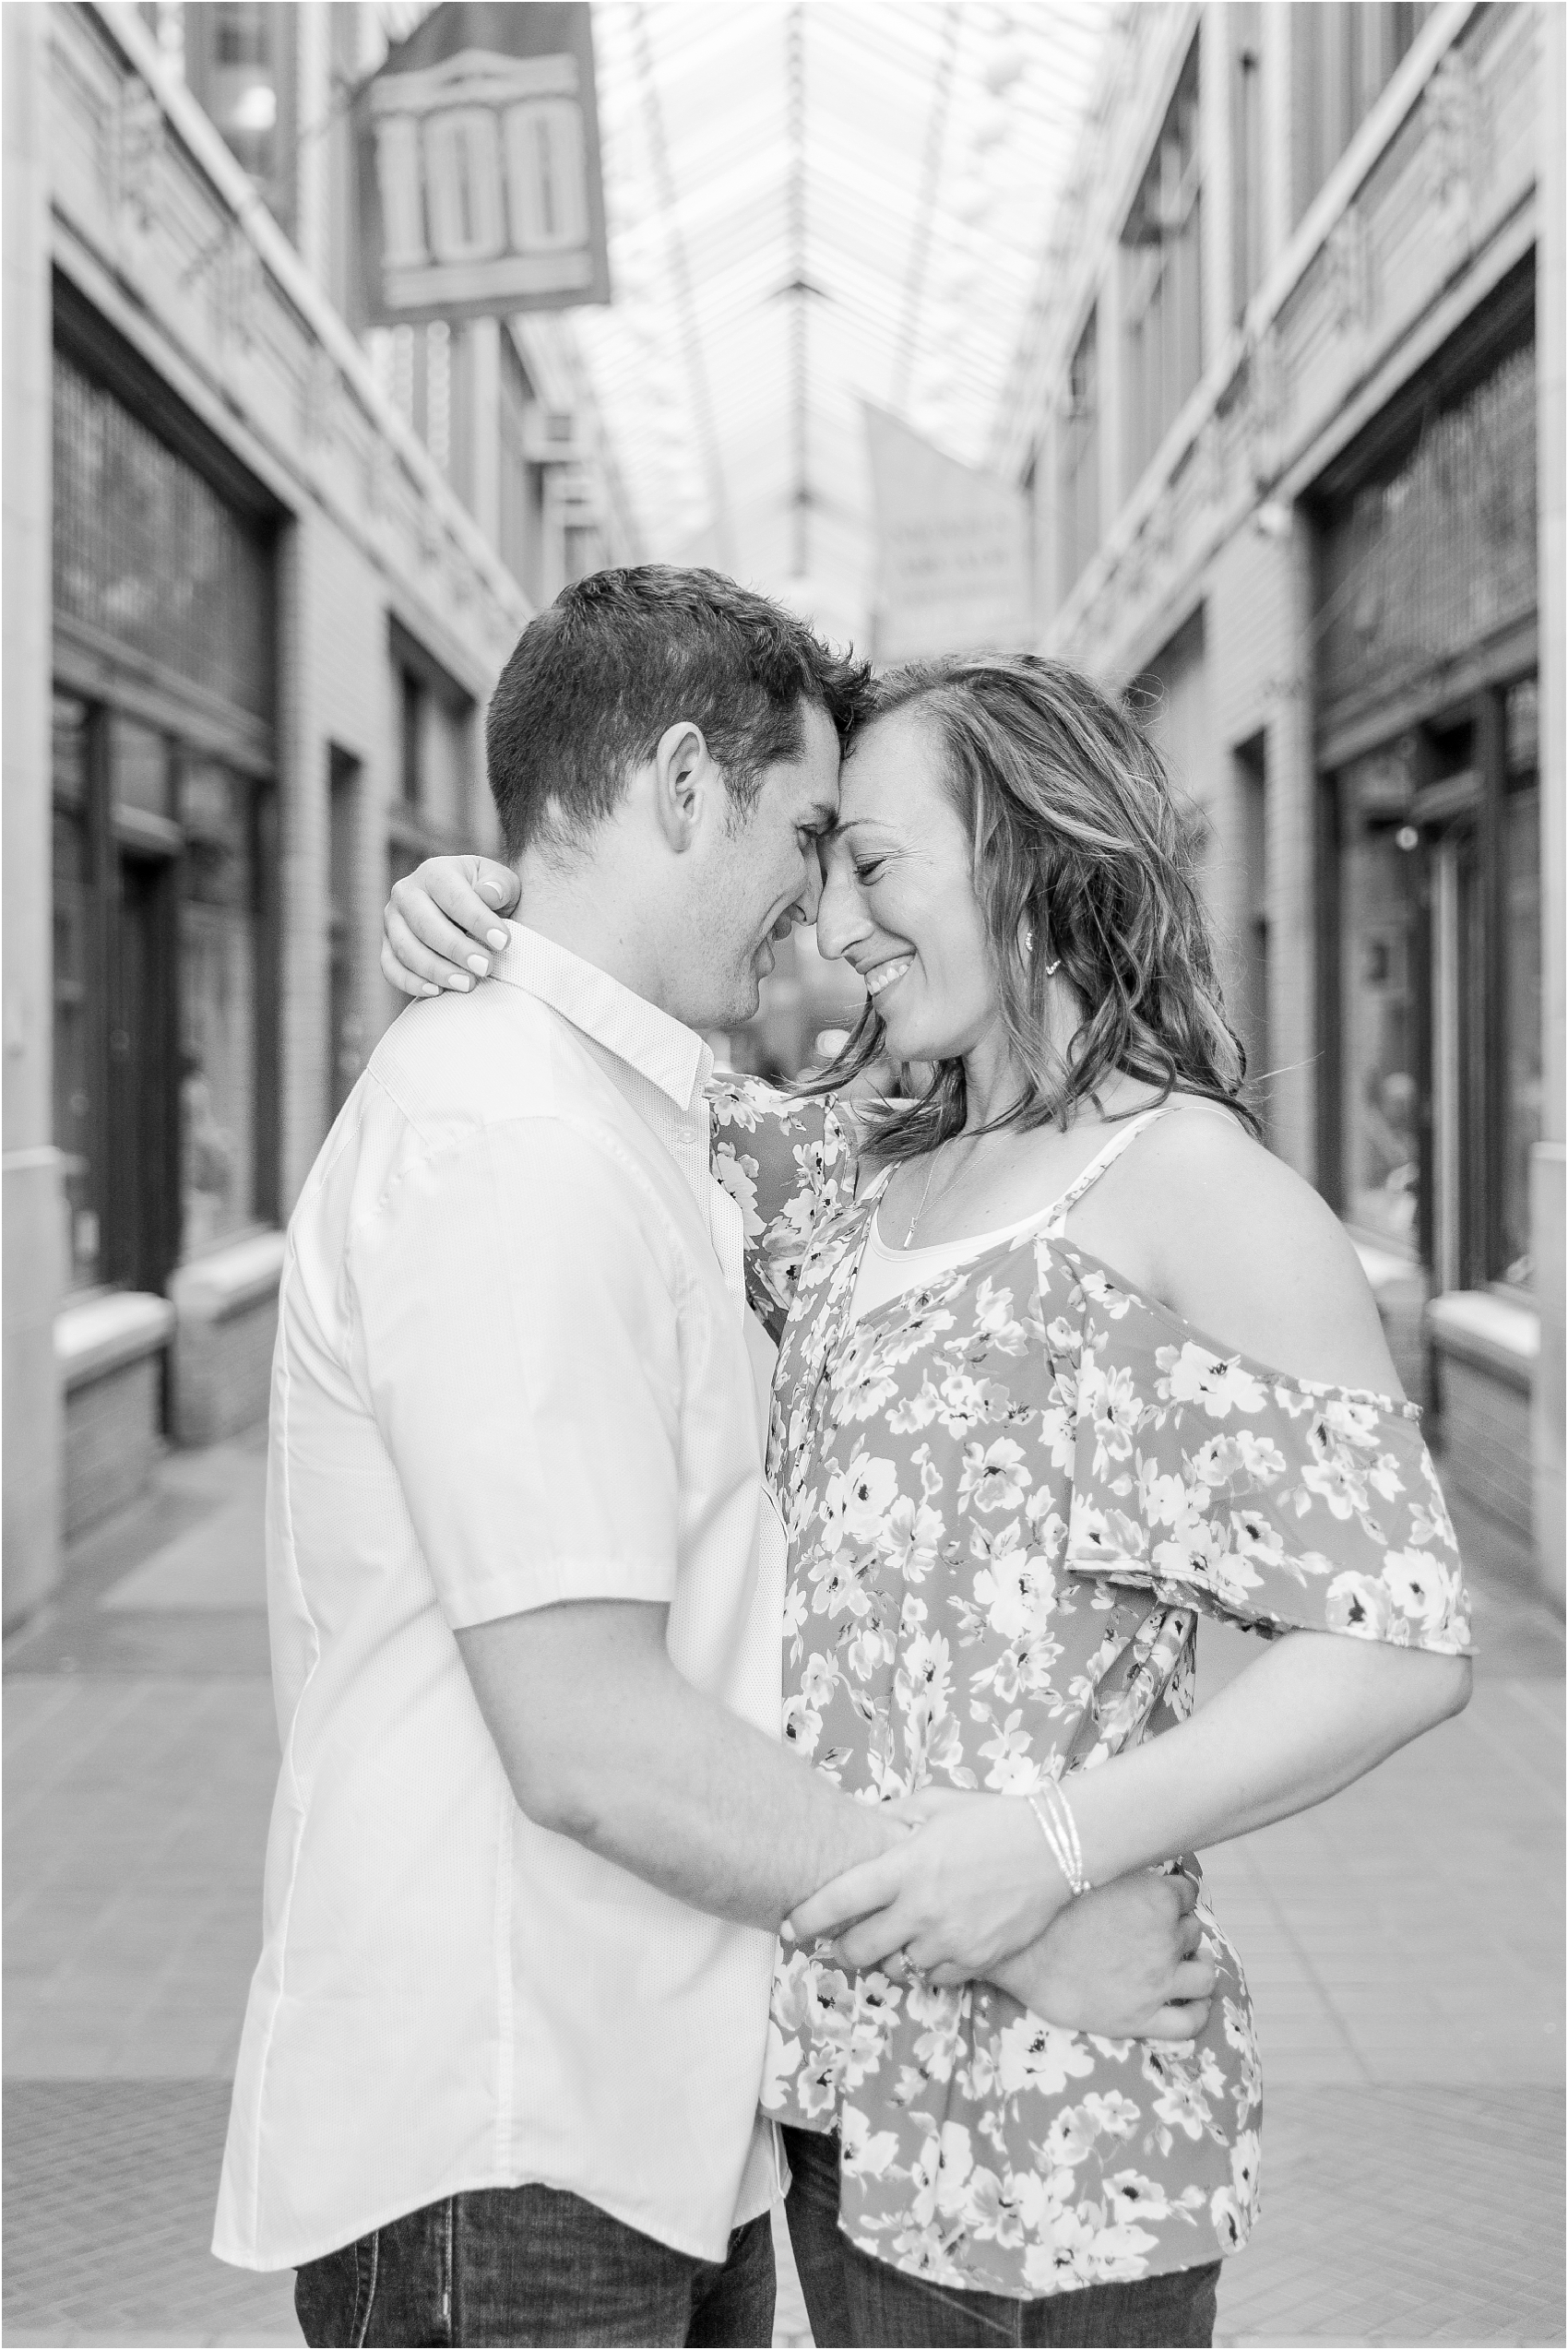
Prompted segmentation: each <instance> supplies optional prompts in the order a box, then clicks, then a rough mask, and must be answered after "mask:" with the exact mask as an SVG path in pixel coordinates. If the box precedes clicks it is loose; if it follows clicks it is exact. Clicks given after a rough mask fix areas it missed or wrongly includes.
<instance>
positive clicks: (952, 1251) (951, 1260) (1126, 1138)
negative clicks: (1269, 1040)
mask: <svg viewBox="0 0 1568 2350" xmlns="http://www.w3.org/2000/svg"><path fill="white" fill-rule="evenodd" d="M1175 1107H1176V1105H1175V1103H1174V1102H1169V1101H1163V1102H1157V1103H1156V1104H1155V1106H1154V1108H1153V1109H1152V1110H1140V1111H1139V1112H1138V1115H1137V1116H1136V1117H1135V1118H1129V1119H1128V1121H1127V1122H1126V1124H1125V1125H1124V1126H1120V1127H1118V1128H1117V1130H1116V1132H1115V1133H1113V1134H1112V1135H1111V1139H1110V1141H1109V1142H1108V1143H1107V1144H1106V1145H1105V1146H1104V1148H1103V1149H1101V1150H1099V1151H1097V1152H1096V1153H1095V1156H1094V1157H1093V1158H1091V1159H1090V1161H1089V1163H1088V1165H1087V1167H1086V1168H1085V1169H1083V1170H1082V1172H1081V1173H1080V1174H1078V1175H1075V1177H1074V1179H1073V1181H1072V1182H1071V1183H1069V1185H1068V1186H1067V1189H1066V1190H1065V1191H1064V1192H1063V1194H1062V1196H1061V1198H1060V1199H1059V1200H1055V1201H1053V1202H1052V1203H1051V1205H1050V1206H1049V1207H1042V1208H1038V1209H1037V1210H1036V1211H1035V1213H1034V1215H1033V1216H1022V1217H1019V1218H1018V1221H1017V1222H1016V1224H999V1225H997V1226H996V1227H995V1228H993V1229H992V1231H990V1232H971V1233H967V1234H966V1235H965V1237H964V1238H963V1239H962V1240H938V1241H937V1243H936V1245H935V1246H934V1247H933V1248H929V1249H892V1248H889V1247H888V1245H887V1243H886V1241H885V1240H884V1239H883V1237H882V1228H881V1227H882V1194H883V1193H884V1191H885V1189H886V1187H887V1183H888V1181H889V1179H890V1177H891V1176H892V1173H893V1169H891V1168H888V1169H887V1170H886V1173H885V1174H884V1175H881V1176H879V1177H878V1178H877V1184H876V1213H875V1214H874V1215H873V1217H872V1220H871V1228H870V1229H869V1230H868V1232H867V1234H866V1238H865V1246H864V1248H863V1249H862V1250H861V1263H860V1270H859V1271H858V1272H857V1274H856V1276H855V1295H854V1299H853V1301H852V1303H851V1305H850V1308H849V1319H850V1322H851V1323H856V1322H859V1321H861V1319H862V1317H863V1316H864V1315H866V1314H868V1313H874V1312H875V1311H876V1309H877V1307H878V1306H880V1305H884V1304H885V1303H886V1301H887V1300H888V1299H889V1298H896V1297H898V1296H899V1295H900V1294H901V1293H902V1292H903V1291H904V1290H906V1289H928V1288H932V1286H933V1284H935V1283H936V1282H938V1281H942V1280H944V1279H945V1278H946V1276H947V1275H948V1274H949V1273H951V1272H953V1271H955V1270H956V1267H957V1266H959V1265H961V1264H968V1261H969V1259H970V1258H971V1257H976V1256H980V1255H981V1254H983V1252H985V1251H986V1250H987V1249H992V1248H995V1247H996V1245H997V1243H998V1242H999V1241H1002V1240H1012V1239H1013V1238H1014V1237H1015V1235H1016V1234H1017V1233H1020V1232H1028V1230H1030V1229H1031V1228H1033V1227H1036V1226H1038V1227H1039V1229H1040V1231H1041V1232H1042V1233H1043V1234H1044V1235H1045V1237H1046V1238H1047V1239H1051V1238H1057V1239H1060V1237H1061V1235H1062V1231H1063V1226H1064V1225H1065V1223H1066V1220H1067V1212H1068V1210H1069V1209H1070V1208H1072V1207H1074V1206H1075V1205H1076V1204H1077V1202H1078V1201H1079V1200H1081V1199H1082V1198H1083V1195H1084V1193H1086V1192H1087V1190H1088V1188H1089V1185H1090V1184H1091V1183H1093V1182H1095V1181H1098V1180H1099V1177H1100V1176H1101V1175H1103V1174H1104V1172H1105V1170H1106V1169H1107V1168H1108V1167H1109V1166H1111V1163H1112V1162H1113V1161H1114V1160H1115V1159H1118V1158H1120V1157H1121V1156H1122V1153H1123V1151H1124V1150H1125V1149H1126V1147H1127V1145H1128V1144H1129V1143H1130V1142H1133V1141H1134V1139H1135V1138H1136V1137H1137V1136H1138V1135H1139V1134H1141V1133H1143V1131H1144V1128H1145V1127H1146V1126H1152V1125H1153V1123H1154V1122H1155V1120H1156V1119H1157V1118H1163V1117H1165V1116H1166V1115H1167V1114H1168V1112H1169V1111H1170V1110H1173V1109H1174V1108H1175Z"/></svg>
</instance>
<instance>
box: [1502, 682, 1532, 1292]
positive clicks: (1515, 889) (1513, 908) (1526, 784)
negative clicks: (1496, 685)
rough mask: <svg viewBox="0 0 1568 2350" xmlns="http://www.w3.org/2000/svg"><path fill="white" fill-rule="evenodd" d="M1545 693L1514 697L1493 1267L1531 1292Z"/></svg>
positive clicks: (1524, 686) (1517, 692) (1519, 691)
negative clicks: (1539, 745) (1540, 725)
mask: <svg viewBox="0 0 1568 2350" xmlns="http://www.w3.org/2000/svg"><path fill="white" fill-rule="evenodd" d="M1536 722H1537V687H1536V681H1535V679H1534V678H1526V679H1524V680H1523V681H1521V682H1520V683H1519V684H1517V685H1515V687H1514V688H1513V689H1512V691H1511V692H1510V694H1509V695H1508V704H1507V720H1506V728H1505V742H1506V746H1507V751H1506V756H1507V767H1508V789H1507V797H1506V799H1505V801H1504V802H1503V827H1502V832H1503V842H1502V856H1503V1072H1504V1074H1503V1105H1502V1107H1503V1166H1502V1170H1501V1176H1502V1180H1501V1185H1500V1191H1501V1197H1500V1201H1499V1217H1498V1229H1497V1233H1496V1240H1495V1246H1494V1250H1493V1266H1494V1270H1495V1271H1496V1272H1497V1274H1498V1275H1499V1276H1500V1277H1501V1278H1502V1279H1503V1280H1504V1281H1506V1282H1509V1283H1511V1284H1514V1285H1516V1286H1519V1287H1524V1286H1527V1284H1528V1282H1529V1280H1530V1276H1531V1274H1532V1271H1533V1265H1532V1261H1531V1254H1530V1154H1531V1151H1532V1150H1533V1148H1534V1146H1535V1145H1536V1144H1537V1143H1538V1141H1539V1140H1540V1122H1541V979H1540V963H1541V953H1540V947H1541V940H1540V781H1539V777H1538V768H1537V750H1536Z"/></svg>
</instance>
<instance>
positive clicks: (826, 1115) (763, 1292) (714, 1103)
mask: <svg viewBox="0 0 1568 2350" xmlns="http://www.w3.org/2000/svg"><path fill="white" fill-rule="evenodd" d="M707 1100H708V1110H709V1112H710V1116H711V1122H712V1131H713V1171H714V1174H715V1176H716V1177H717V1178H718V1180H719V1182H721V1183H722V1184H723V1186H724V1188H725V1190H726V1191H727V1192H728V1193H730V1196H731V1199H733V1200H734V1201H735V1203H736V1205H738V1206H739V1208H740V1210H741V1213H742V1216H743V1217H745V1221H746V1296H747V1299H748V1300H749V1301H750V1303H751V1306H752V1310H753V1311H754V1313H755V1314H756V1316H757V1318H758V1320H759V1321H760V1322H761V1323H762V1324H763V1326H764V1328H765V1329H766V1331H767V1334H768V1335H769V1337H770V1338H772V1339H773V1340H774V1341H775V1342H777V1340H778V1335H779V1333H780V1332H781V1331H782V1329H783V1327H784V1323H785V1321H786V1319H787V1317H788V1315H789V1311H790V1301H791V1300H792V1299H793V1297H794V1294H795V1283H796V1280H797V1279H798V1277H799V1275H800V1270H801V1264H802V1259H803V1258H804V1256H805V1253H806V1250H807V1248H808V1246H809V1245H810V1241H811V1238H812V1234H813V1233H814V1231H815V1229H816V1228H817V1226H818V1225H819V1224H820V1223H821V1221H822V1219H823V1217H826V1216H831V1215H833V1214H834V1213H835V1212H836V1211H837V1209H838V1208H840V1207H843V1206H846V1205H848V1203H849V1201H850V1199H852V1198H853V1196H854V1188H855V1160H854V1152H853V1150H852V1148H851V1146H850V1144H849V1136H848V1134H847V1133H846V1131H845V1128H844V1126H843V1124H842V1122H840V1120H839V1119H838V1118H837V1116H836V1115H835V1112H834V1106H833V1100H832V1097H831V1096H830V1095H824V1096H818V1097H815V1098H809V1099H800V1098H797V1097H795V1096H794V1095H791V1094H786V1093H781V1092H780V1091H779V1090H778V1087H777V1086H769V1085H766V1084H765V1083H764V1081H763V1080H762V1079H761V1078H760V1077H738V1076H735V1075H734V1074H731V1072H730V1071H729V1070H717V1071H716V1072H715V1073H714V1076H713V1078H712V1081H711V1083H710V1084H709V1086H708V1089H707Z"/></svg>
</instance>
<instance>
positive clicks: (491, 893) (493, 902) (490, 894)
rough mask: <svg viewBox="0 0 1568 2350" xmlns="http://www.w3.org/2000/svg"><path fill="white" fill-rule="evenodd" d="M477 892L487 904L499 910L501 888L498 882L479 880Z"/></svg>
mask: <svg viewBox="0 0 1568 2350" xmlns="http://www.w3.org/2000/svg"><path fill="white" fill-rule="evenodd" d="M479 894H480V896H481V897H482V898H483V899H484V901H485V904H486V905H487V906H493V907H495V908H497V909H498V910H499V908H500V905H501V890H500V885H499V884H498V883H495V882H481V884H480V885H479Z"/></svg>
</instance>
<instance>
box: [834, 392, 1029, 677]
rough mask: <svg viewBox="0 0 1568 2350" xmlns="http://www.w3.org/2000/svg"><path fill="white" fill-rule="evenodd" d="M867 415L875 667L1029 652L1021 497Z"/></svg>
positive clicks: (897, 425) (874, 413)
mask: <svg viewBox="0 0 1568 2350" xmlns="http://www.w3.org/2000/svg"><path fill="white" fill-rule="evenodd" d="M865 414H866V439H867V444H868V447H869V451H870V456H871V480H872V501H873V507H874V509H875V516H876V589H875V597H876V633H875V653H876V659H877V660H878V662H879V663H881V664H884V665H885V664H887V663H889V662H894V661H913V660H921V659H925V658H927V657H928V656H931V655H933V654H937V653H969V652H1009V651H1014V652H1016V651H1021V650H1024V649H1026V648H1027V647H1028V646H1029V645H1031V644H1032V643H1033V641H1034V629H1033V626H1032V623H1031V618H1030V597H1029V539H1028V502H1027V500H1026V497H1025V494H1024V492H1023V491H1022V490H1020V489H1019V488H1018V487H1017V486H1016V483H1014V482H1012V481H1004V479H1003V477H1002V476H1001V475H1000V474H996V473H985V472H981V471H980V469H978V468H976V467H974V466H969V465H960V464H959V462H958V460H957V459H956V457H948V456H947V454H946V453H945V451H944V450H942V449H939V448H936V447H934V446H933V445H932V443H931V442H930V441H928V440H925V439H923V438H922V437H921V434H920V433H913V432H911V431H910V430H909V426H908V425H907V424H904V423H902V422H900V421H899V420H898V418H897V417H896V416H890V415H889V414H888V413H887V411H886V409H880V408H873V407H872V405H871V404H870V402H869V401H868V402H867V403H866V410H865Z"/></svg>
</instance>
